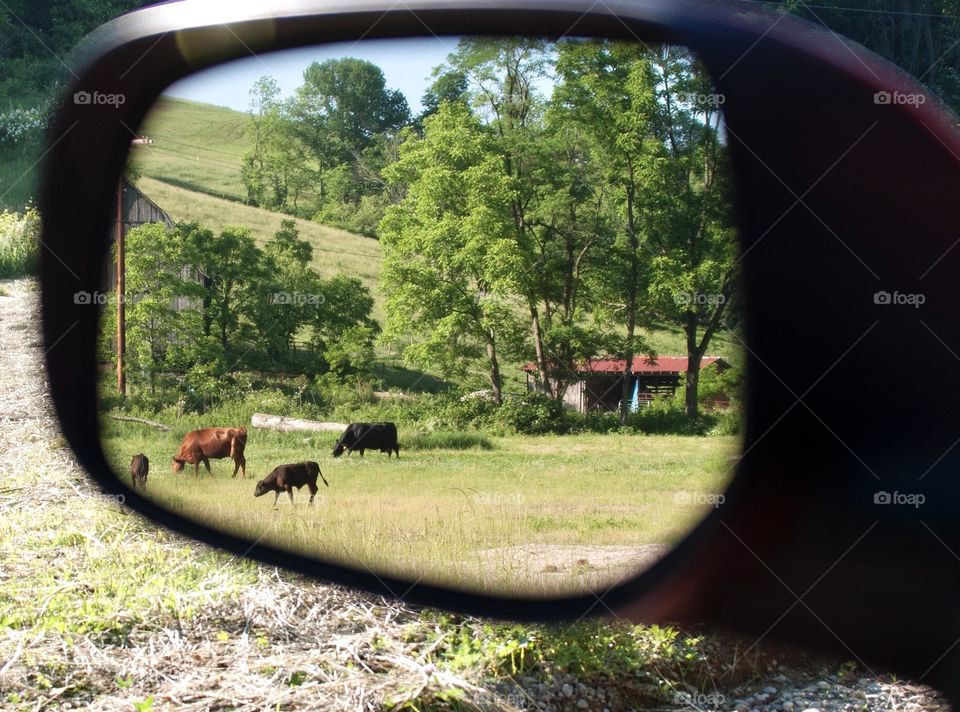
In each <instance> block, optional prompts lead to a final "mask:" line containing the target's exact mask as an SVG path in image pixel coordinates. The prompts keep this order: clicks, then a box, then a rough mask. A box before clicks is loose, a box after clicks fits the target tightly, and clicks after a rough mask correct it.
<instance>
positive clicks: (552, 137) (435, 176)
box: [380, 39, 737, 417]
mask: <svg viewBox="0 0 960 712" xmlns="http://www.w3.org/2000/svg"><path fill="white" fill-rule="evenodd" d="M435 76H436V83H435V85H434V87H436V88H438V90H439V89H443V90H444V93H445V96H444V98H443V99H442V100H440V101H438V102H437V103H436V105H435V107H434V113H433V114H432V115H430V116H427V117H425V118H424V119H423V121H422V127H421V130H420V132H419V133H417V134H413V135H410V136H408V137H407V139H406V140H405V141H404V142H403V143H402V144H401V146H400V147H399V151H398V155H399V158H398V160H397V161H396V162H395V163H393V164H391V165H389V166H388V167H387V168H386V169H385V170H384V171H383V174H384V176H385V178H386V180H387V184H388V185H389V186H391V187H393V188H394V189H396V190H398V191H401V192H402V193H403V198H402V199H401V200H400V201H399V202H398V203H396V204H394V205H391V206H390V207H388V208H387V211H386V215H385V217H384V220H383V221H382V223H381V225H380V235H381V242H382V245H383V255H384V274H383V286H384V291H385V293H386V296H387V314H388V328H387V333H388V335H389V336H395V337H400V336H401V335H403V334H406V333H410V332H412V333H414V334H416V335H417V337H416V339H415V340H414V344H413V345H411V346H409V347H408V348H407V349H406V352H405V356H406V358H407V359H408V360H410V361H412V362H414V363H416V364H418V365H421V366H431V367H440V368H442V369H443V370H445V371H447V372H454V371H457V370H461V371H462V370H463V369H464V368H465V367H466V366H468V365H470V364H476V363H482V364H483V365H484V369H485V371H486V373H487V379H488V381H489V386H490V388H491V390H492V393H493V397H494V399H495V400H496V401H498V402H499V401H500V400H501V398H502V381H503V377H502V374H501V367H500V364H501V362H502V361H503V360H504V358H505V357H509V358H518V357H519V358H524V357H529V358H531V359H532V360H533V362H534V363H535V364H536V372H537V380H538V384H539V387H540V388H541V389H542V390H543V391H544V392H546V393H547V394H548V395H550V396H551V397H554V398H558V399H559V398H561V397H562V395H563V393H564V391H565V390H566V388H567V386H568V385H569V384H570V383H571V382H572V381H574V380H576V379H577V378H578V377H577V376H576V364H577V363H578V362H581V361H582V360H584V359H586V358H590V357H594V356H598V355H612V356H617V357H621V358H624V359H625V361H626V364H627V369H626V373H625V374H624V382H623V393H622V398H621V403H622V409H623V415H624V417H625V415H626V409H627V404H628V401H629V396H630V392H629V389H630V387H631V386H632V377H631V373H630V364H631V363H632V358H633V356H635V355H637V354H640V353H647V352H649V348H648V346H647V345H646V344H644V343H643V340H642V339H641V338H640V335H639V329H640V327H641V326H650V325H652V324H654V323H660V324H662V323H667V324H673V325H676V326H679V327H680V328H682V330H683V332H684V333H685V335H686V348H687V354H688V356H689V357H690V370H689V371H688V373H687V378H686V386H687V401H686V404H687V412H688V413H689V414H690V415H695V414H696V410H697V378H698V373H699V362H700V359H701V357H702V356H703V355H704V353H705V352H706V350H707V348H708V346H709V344H710V340H711V338H712V336H713V335H714V334H715V333H716V331H717V329H719V328H721V327H724V326H728V325H729V323H728V322H729V318H730V317H731V316H732V315H733V313H734V311H733V310H732V309H731V308H730V305H731V303H732V302H733V300H734V299H735V296H736V288H737V263H736V248H735V233H734V230H733V227H732V224H731V218H730V198H731V196H730V190H729V188H730V185H729V178H728V175H727V168H726V162H725V146H724V145H723V140H722V131H721V126H720V112H719V106H720V104H721V103H722V102H721V100H719V98H718V97H716V95H715V94H713V93H712V90H711V88H710V84H709V81H708V80H707V78H706V76H705V73H704V71H703V70H702V69H701V68H700V67H699V66H698V65H697V63H696V62H695V61H694V59H693V58H692V57H691V56H690V54H689V53H687V52H686V51H685V50H683V49H680V48H676V47H669V46H657V47H651V48H648V47H646V46H644V45H641V44H638V43H618V42H607V41H573V40H566V41H562V42H560V43H557V44H550V43H547V42H545V41H542V40H537V39H497V40H490V39H468V40H463V41H462V42H461V43H460V45H459V47H458V49H457V51H456V52H455V53H453V54H452V55H450V57H449V58H448V61H447V63H446V64H445V65H444V66H442V67H439V68H438V69H437V70H436V71H435ZM543 87H547V88H548V90H549V96H546V94H547V92H546V91H544V90H543V89H542V88H543ZM451 88H453V91H451ZM457 91H459V93H456V92H457ZM439 93H440V91H437V92H435V94H439Z"/></svg>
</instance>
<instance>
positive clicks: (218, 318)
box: [190, 227, 265, 358]
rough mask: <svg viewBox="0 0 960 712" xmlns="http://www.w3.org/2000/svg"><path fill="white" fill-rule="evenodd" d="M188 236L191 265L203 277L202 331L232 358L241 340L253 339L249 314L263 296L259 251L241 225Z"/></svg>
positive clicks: (253, 334) (262, 272) (261, 255)
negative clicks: (189, 238)
mask: <svg viewBox="0 0 960 712" xmlns="http://www.w3.org/2000/svg"><path fill="white" fill-rule="evenodd" d="M191 238H192V239H191V245H190V247H191V256H192V260H193V261H192V264H193V265H194V266H196V267H197V268H198V269H199V271H200V273H201V275H203V277H204V288H203V329H202V333H203V334H204V335H205V336H210V335H215V336H216V338H217V340H218V341H219V343H220V345H221V347H222V348H223V350H224V352H225V353H227V354H228V355H229V357H231V358H232V357H234V356H235V355H236V354H237V350H238V348H239V346H240V344H241V343H242V342H244V341H246V342H247V343H251V342H253V341H254V340H255V333H256V332H255V330H254V328H253V324H252V322H251V320H250V318H249V315H250V314H251V313H252V312H253V311H254V309H255V307H256V304H257V302H258V300H261V299H263V298H264V295H263V292H262V289H261V287H262V280H263V279H264V276H265V271H264V261H263V252H262V251H261V250H260V249H259V248H258V247H257V246H256V244H255V243H254V241H253V238H252V237H250V232H249V230H247V229H245V228H237V227H225V228H224V229H223V230H222V231H221V232H220V234H219V235H213V234H212V233H211V232H210V231H208V230H197V231H195V232H193V233H192V235H191ZM261 336H262V335H261Z"/></svg>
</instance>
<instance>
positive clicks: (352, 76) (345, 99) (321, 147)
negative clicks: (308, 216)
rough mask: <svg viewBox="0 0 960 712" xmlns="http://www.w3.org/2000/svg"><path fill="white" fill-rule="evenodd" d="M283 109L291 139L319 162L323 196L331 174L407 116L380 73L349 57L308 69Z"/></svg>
mask: <svg viewBox="0 0 960 712" xmlns="http://www.w3.org/2000/svg"><path fill="white" fill-rule="evenodd" d="M286 111H287V114H288V116H289V117H290V119H291V125H292V127H293V133H294V135H295V136H296V137H297V138H298V139H299V140H300V141H301V142H302V144H303V146H304V147H305V148H306V150H307V152H308V154H309V155H310V156H311V157H312V158H313V160H314V161H316V163H317V166H318V170H319V174H318V179H319V183H320V193H321V196H323V195H325V194H326V189H327V186H326V180H327V174H328V172H329V171H330V170H332V169H333V168H335V167H336V166H339V165H341V164H343V163H349V162H350V161H352V160H353V159H354V158H355V157H356V156H359V155H360V154H361V153H362V152H363V150H364V149H366V148H368V147H369V146H370V145H371V144H372V143H373V142H374V139H375V137H376V136H377V135H378V134H380V133H383V132H395V131H397V130H399V129H400V127H402V126H404V125H405V124H406V123H407V122H408V121H409V118H410V109H409V107H408V106H407V100H406V98H405V97H404V96H403V94H402V93H401V92H400V91H398V90H396V89H387V87H386V80H385V79H384V77H383V72H382V71H381V69H380V68H379V67H377V66H376V65H375V64H373V63H371V62H367V61H366V60H362V59H354V58H352V57H345V58H343V59H328V60H326V61H324V62H314V63H313V64H311V65H310V66H309V67H307V69H306V70H305V71H304V73H303V85H302V86H301V87H300V88H299V89H297V92H296V96H294V97H292V98H291V100H290V101H289V102H288V103H287V107H286Z"/></svg>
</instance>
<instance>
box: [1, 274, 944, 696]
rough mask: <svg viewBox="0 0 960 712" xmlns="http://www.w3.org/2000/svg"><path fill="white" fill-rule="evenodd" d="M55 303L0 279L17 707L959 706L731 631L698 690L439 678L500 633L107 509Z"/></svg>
mask: <svg viewBox="0 0 960 712" xmlns="http://www.w3.org/2000/svg"><path fill="white" fill-rule="evenodd" d="M37 297H38V294H37V292H36V287H35V283H34V282H33V281H32V280H16V281H5V282H0V344H2V348H0V451H2V452H3V454H4V457H2V458H0V708H2V709H31V710H40V709H81V708H82V709H91V710H119V709H138V710H167V709H170V710H174V709H176V710H210V709H217V710H226V709H230V710H261V709H271V710H275V709H330V710H340V709H343V710H381V709H397V710H414V709H417V710H426V709H433V710H440V709H457V710H500V711H517V710H533V709H538V710H553V711H555V712H561V711H562V712H566V711H568V710H571V711H572V710H596V711H597V712H601V711H602V710H609V711H610V712H616V711H617V710H629V709H664V710H708V709H722V710H741V711H743V712H751V711H752V710H757V711H758V712H772V711H777V712H780V711H782V712H793V711H795V712H804V711H809V710H820V711H821V712H828V711H829V712H834V711H840V710H844V711H846V710H871V711H872V710H878V711H879V710H884V711H887V710H891V711H892V710H935V711H940V710H944V711H945V710H948V709H949V706H948V705H947V704H946V703H945V701H944V699H943V698H942V697H941V696H940V695H939V694H938V693H936V692H935V691H933V690H931V689H930V688H927V687H924V686H921V685H914V684H910V683H905V682H902V681H895V680H893V679H890V678H886V677H882V676H881V677H880V678H877V677H872V676H869V675H867V674H866V673H865V672H864V671H863V670H860V669H859V668H858V667H857V666H856V665H853V664H849V663H845V662H844V661H824V660H819V659H813V658H810V657H809V656H806V655H803V654H798V653H794V652H791V651H786V650H782V649H779V648H777V647H775V646H772V645H769V644H767V643H764V644H762V645H758V646H751V645H750V643H749V642H744V641H742V640H738V639H735V638H731V637H729V636H725V635H723V634H719V633H715V632H706V633H705V632H704V631H682V635H683V636H685V637H687V638H689V639H690V640H692V641H695V642H692V643H690V644H691V646H694V648H695V650H696V651H697V662H696V667H695V668H694V670H695V672H696V679H697V682H696V684H692V683H691V679H690V678H683V677H682V676H680V675H678V674H676V672H675V671H673V672H672V671H671V670H668V669H663V670H661V669H653V670H644V671H640V670H638V671H637V675H636V676H618V677H609V676H607V677H604V676H602V675H601V676H597V675H592V676H582V675H572V674H564V673H561V672H559V671H558V670H556V669H554V668H553V667H552V666H549V665H545V666H542V667H540V668H537V669H532V670H523V671H517V672H516V673H503V674H499V675H493V674H491V672H490V671H489V670H485V669H482V668H480V667H476V668H471V667H470V666H469V665H461V666H459V667H457V666H452V665H447V664H444V663H441V662H438V659H437V657H436V652H437V650H438V647H439V646H441V645H449V644H450V636H451V635H456V636H462V637H465V638H467V639H469V638H471V636H472V637H474V638H477V637H482V636H485V635H489V623H488V622H487V621H483V620H479V619H471V618H464V617H451V616H441V615H440V614H438V613H436V612H431V611H423V610H417V609H414V608H412V607H409V606H406V605H404V604H402V603H397V602H393V601H386V600H384V599H381V598H377V597H372V596H365V595H359V594H356V593H353V592H350V591H347V590H344V589H341V588H338V587H335V586H328V585H323V584H318V583H316V582H312V581H307V580H304V579H302V578H300V577H297V576H293V575H290V574H287V573H285V572H281V571H278V570H276V569H274V568H271V567H266V566H260V565H257V564H254V563H251V562H247V561H242V560H237V559H234V558H232V557H229V556H227V555H225V554H222V553H219V552H216V551H211V550H209V549H207V548H205V547H202V546H200V545H198V544H196V543H195V542H191V541H187V540H184V539H182V538H180V537H178V536H175V535H173V534H171V533H169V532H167V531H165V530H163V529H160V528H158V527H155V526H153V525H152V524H150V523H147V522H144V521H142V520H141V519H140V518H139V517H137V516H136V515H134V514H133V513H131V512H130V511H128V510H126V509H125V508H124V507H123V506H122V504H121V503H118V502H117V501H116V500H114V499H112V498H109V497H105V496H103V495H101V494H100V493H99V492H97V491H96V489H95V488H94V487H93V485H92V484H91V483H90V482H89V481H88V480H87V479H86V477H85V476H84V474H83V473H82V472H81V471H80V470H79V468H78V467H77V465H76V464H75V462H74V461H73V459H72V457H71V454H70V452H69V450H68V449H67V448H66V447H65V442H64V440H63V438H62V436H61V435H60V434H59V432H58V430H57V427H56V423H55V421H54V419H53V417H52V414H51V411H50V402H49V397H48V393H47V388H46V383H45V380H44V375H43V364H42V346H41V343H40V338H39V335H38V334H37V331H36V323H35V313H36V311H35V310H36V302H37ZM509 553H510V555H516V556H522V557H528V556H533V555H536V554H535V553H533V552H529V551H517V552H509ZM567 553H568V552H562V551H559V550H557V551H551V552H548V553H547V554H543V557H544V559H543V561H542V562H541V563H542V564H543V566H544V567H545V568H550V567H556V568H560V567H562V566H563V565H564V563H563V562H564V561H566V559H567V558H568V557H567V556H566V554H567ZM616 553H617V552H612V553H611V555H613V554H616ZM621 553H622V552H621ZM658 553H659V552H653V551H651V552H649V554H650V555H651V556H655V555H656V554H658ZM501 554H502V552H501ZM654 667H656V666H654ZM651 680H652V681H653V682H651ZM685 680H686V683H687V684H685Z"/></svg>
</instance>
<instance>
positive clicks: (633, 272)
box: [620, 163, 640, 423]
mask: <svg viewBox="0 0 960 712" xmlns="http://www.w3.org/2000/svg"><path fill="white" fill-rule="evenodd" d="M630 181H631V185H630V187H628V188H627V238H628V239H629V245H630V284H629V286H628V288H627V350H626V353H625V354H624V356H625V357H626V363H625V364H624V368H623V391H622V393H621V398H620V422H621V423H626V422H627V416H628V415H629V413H630V395H631V394H630V385H631V381H633V356H634V346H633V338H634V335H635V334H636V331H637V280H639V279H640V265H639V258H638V257H637V251H638V250H639V249H640V240H639V239H637V231H636V229H635V228H636V225H635V224H634V220H633V195H634V194H633V187H632V185H633V164H632V163H631V164H630Z"/></svg>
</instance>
